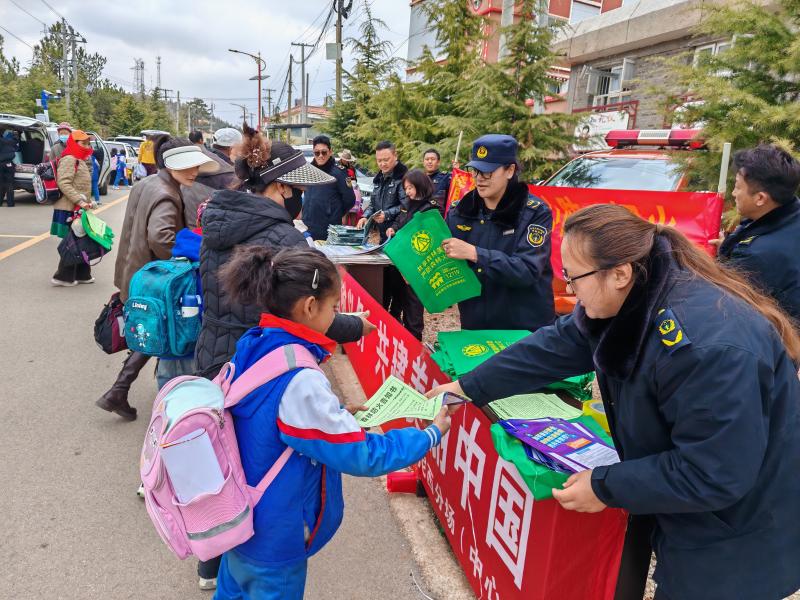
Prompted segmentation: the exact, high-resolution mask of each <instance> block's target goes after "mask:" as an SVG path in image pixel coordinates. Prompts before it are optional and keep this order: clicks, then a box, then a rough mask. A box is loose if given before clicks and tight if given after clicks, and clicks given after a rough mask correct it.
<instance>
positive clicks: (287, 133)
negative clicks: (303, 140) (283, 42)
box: [286, 54, 294, 144]
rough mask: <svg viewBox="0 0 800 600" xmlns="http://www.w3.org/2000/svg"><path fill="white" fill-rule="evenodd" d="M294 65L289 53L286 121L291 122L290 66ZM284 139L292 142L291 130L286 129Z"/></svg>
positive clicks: (292, 57)
mask: <svg viewBox="0 0 800 600" xmlns="http://www.w3.org/2000/svg"><path fill="white" fill-rule="evenodd" d="M293 66H294V56H292V55H291V54H290V55H289V105H288V107H287V108H286V122H287V123H289V124H290V125H291V123H292V70H293V69H292V67H293ZM286 141H287V142H289V143H290V144H291V143H292V130H291V129H287V130H286Z"/></svg>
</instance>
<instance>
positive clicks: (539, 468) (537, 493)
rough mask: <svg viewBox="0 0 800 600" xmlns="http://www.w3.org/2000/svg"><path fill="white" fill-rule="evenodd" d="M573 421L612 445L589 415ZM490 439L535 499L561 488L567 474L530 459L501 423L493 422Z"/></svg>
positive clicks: (551, 495)
mask: <svg viewBox="0 0 800 600" xmlns="http://www.w3.org/2000/svg"><path fill="white" fill-rule="evenodd" d="M571 422H573V423H580V424H581V425H583V426H584V427H586V429H589V430H590V431H591V432H592V433H594V434H595V435H597V436H598V437H599V438H600V439H601V440H603V441H604V442H605V443H606V444H608V445H609V446H611V447H612V448H613V447H614V442H612V441H611V438H610V437H609V435H608V434H607V433H606V432H605V431H603V428H602V427H600V425H599V424H598V423H597V421H595V420H594V419H593V418H591V417H587V416H582V417H578V418H577V419H572V420H571ZM490 431H491V432H492V441H493V442H494V447H495V449H496V450H497V453H498V454H499V455H500V456H501V457H502V458H504V459H505V460H507V461H508V462H510V463H513V464H514V466H515V467H517V470H518V471H519V474H520V475H522V479H523V480H524V481H525V483H526V484H528V488H530V490H531V493H532V494H533V497H534V498H535V499H536V500H545V499H547V498H552V497H553V488H559V489H561V486H562V485H563V483H564V482H565V481H566V480H567V478H568V477H569V475H567V474H566V473H558V472H556V471H551V470H550V469H548V468H547V467H545V466H543V465H540V464H538V463H536V462H534V461H532V460H531V459H530V458H528V456H527V455H526V454H525V449H524V448H523V444H522V442H521V441H520V440H518V439H517V438H515V437H514V436H513V435H510V434H508V433H506V432H505V430H504V429H503V427H502V425H500V424H499V423H494V424H493V425H492V427H491V430H490Z"/></svg>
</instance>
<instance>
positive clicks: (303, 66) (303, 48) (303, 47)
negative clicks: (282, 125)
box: [292, 42, 314, 143]
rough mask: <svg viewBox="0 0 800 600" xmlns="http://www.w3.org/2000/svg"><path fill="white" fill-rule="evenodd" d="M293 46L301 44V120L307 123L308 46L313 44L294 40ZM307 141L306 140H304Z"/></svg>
mask: <svg viewBox="0 0 800 600" xmlns="http://www.w3.org/2000/svg"><path fill="white" fill-rule="evenodd" d="M292 46H300V85H301V86H302V89H301V92H300V97H301V98H302V100H301V103H300V122H301V123H302V124H305V122H306V119H307V118H308V116H307V114H306V113H307V111H308V107H307V106H306V99H307V94H308V88H307V86H306V48H313V47H314V46H313V44H298V43H296V42H292ZM306 133H307V132H306V130H305V128H303V132H302V136H303V140H305V139H306ZM303 143H305V141H304V142H303Z"/></svg>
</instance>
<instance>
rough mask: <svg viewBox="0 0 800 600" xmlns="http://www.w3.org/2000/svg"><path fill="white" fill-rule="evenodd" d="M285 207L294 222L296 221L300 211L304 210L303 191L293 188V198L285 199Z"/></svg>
mask: <svg viewBox="0 0 800 600" xmlns="http://www.w3.org/2000/svg"><path fill="white" fill-rule="evenodd" d="M283 206H284V208H285V209H286V212H288V213H289V216H290V217H291V218H292V221H294V220H295V219H296V218H297V215H299V214H300V211H301V210H303V190H299V189H297V188H295V187H293V188H292V195H291V197H289V198H287V197H286V196H284V197H283Z"/></svg>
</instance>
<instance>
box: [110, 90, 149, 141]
mask: <svg viewBox="0 0 800 600" xmlns="http://www.w3.org/2000/svg"><path fill="white" fill-rule="evenodd" d="M146 125H147V111H146V110H145V106H143V105H142V104H141V103H140V102H139V101H137V100H136V99H135V98H134V97H133V96H131V95H127V94H126V95H125V96H124V97H123V98H122V99H121V100H120V101H119V103H118V104H117V107H116V108H115V109H114V114H113V115H112V118H111V130H112V132H113V134H114V135H139V132H140V131H141V130H142V129H147V127H146Z"/></svg>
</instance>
